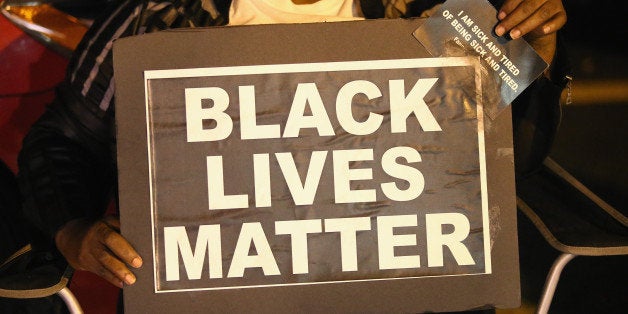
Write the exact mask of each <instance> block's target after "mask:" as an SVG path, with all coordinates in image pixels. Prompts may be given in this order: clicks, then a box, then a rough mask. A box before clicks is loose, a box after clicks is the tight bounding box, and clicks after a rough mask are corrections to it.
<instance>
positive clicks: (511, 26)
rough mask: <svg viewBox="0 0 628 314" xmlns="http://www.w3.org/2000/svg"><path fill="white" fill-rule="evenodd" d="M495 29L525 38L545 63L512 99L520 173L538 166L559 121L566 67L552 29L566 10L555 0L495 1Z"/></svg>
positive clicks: (556, 28) (561, 21) (562, 22)
mask: <svg viewBox="0 0 628 314" xmlns="http://www.w3.org/2000/svg"><path fill="white" fill-rule="evenodd" d="M496 7H497V8H498V19H499V20H500V21H499V23H498V24H497V25H496V27H495V33H496V34H497V35H499V36H504V35H507V36H510V37H511V38H512V39H513V40H521V39H519V38H521V37H524V38H525V40H526V41H528V43H529V44H530V45H531V46H532V47H533V48H534V49H535V50H536V51H537V53H538V54H539V55H540V56H541V57H542V58H543V59H544V60H545V61H546V62H547V63H548V64H549V65H550V66H549V67H548V70H547V71H545V73H544V75H542V76H541V77H539V78H538V79H536V80H535V81H534V82H533V83H532V84H531V85H530V86H529V87H528V88H527V89H526V90H525V91H523V93H521V95H519V96H518V97H517V98H516V99H515V100H514V101H513V103H512V116H513V137H514V149H515V170H516V172H517V177H518V178H521V177H524V176H525V175H527V174H529V173H531V172H534V171H535V170H536V169H538V168H539V166H540V165H541V163H542V162H543V160H544V159H545V157H546V156H547V155H548V154H549V151H550V148H551V146H552V143H553V140H554V136H555V134H556V131H557V129H558V125H559V122H560V95H561V92H562V91H563V89H564V88H565V85H566V84H567V79H568V77H569V73H570V67H569V62H568V59H567V57H566V53H565V49H564V47H562V45H560V44H559V40H558V35H557V32H558V31H559V30H560V29H561V28H562V27H563V26H564V25H565V23H566V21H567V14H566V12H565V9H564V7H563V4H562V2H561V1H560V0H526V1H523V0H505V1H503V3H499V4H497V5H496Z"/></svg>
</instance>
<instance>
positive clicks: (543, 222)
mask: <svg viewBox="0 0 628 314" xmlns="http://www.w3.org/2000/svg"><path fill="white" fill-rule="evenodd" d="M517 196H518V197H517V207H519V209H520V210H521V211H522V212H523V213H524V214H525V216H527V217H528V218H529V219H530V220H531V221H532V223H533V224H534V225H535V227H536V228H537V229H538V230H539V231H540V232H541V234H542V235H543V237H544V238H545V240H546V241H547V242H548V243H549V244H550V245H551V246H552V247H554V248H555V249H556V250H558V251H560V252H562V254H561V255H560V256H559V257H558V258H557V259H556V260H555V262H554V264H553V266H552V268H551V269H550V271H549V274H548V276H547V279H546V282H545V287H544V290H543V294H542V296H541V298H540V300H539V305H538V308H537V313H542V314H544V313H547V312H548V310H549V308H550V305H551V302H552V298H553V296H554V292H555V290H556V287H557V285H558V280H559V278H560V275H561V272H562V270H563V268H564V267H565V266H566V265H567V264H568V263H569V262H570V261H571V260H572V259H573V258H575V257H576V256H579V255H581V256H610V255H628V217H626V216H625V215H624V214H622V213H621V212H620V211H618V210H617V209H615V208H613V207H612V206H611V205H609V204H608V203H606V202H605V201H604V200H602V199H601V198H600V197H598V196H597V195H596V194H595V193H593V192H592V191H591V190H589V189H588V188H587V187H586V186H584V185H583V184H582V183H581V182H580V181H578V180H577V179H576V178H574V177H573V176H572V175H571V174H569V172H567V171H566V170H565V169H563V168H562V167H561V166H560V165H559V164H558V163H556V162H555V161H554V160H552V159H550V158H548V159H546V160H545V162H544V167H543V169H542V170H541V171H539V172H538V173H536V174H534V175H532V176H530V177H528V178H525V179H523V180H520V182H517Z"/></svg>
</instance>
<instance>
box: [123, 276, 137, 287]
mask: <svg viewBox="0 0 628 314" xmlns="http://www.w3.org/2000/svg"><path fill="white" fill-rule="evenodd" d="M124 282H126V284H127V285H132V284H134V283H135V276H133V275H131V274H127V275H126V276H124Z"/></svg>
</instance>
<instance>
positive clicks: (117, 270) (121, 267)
mask: <svg viewBox="0 0 628 314" xmlns="http://www.w3.org/2000/svg"><path fill="white" fill-rule="evenodd" d="M98 262H99V263H100V265H101V267H103V268H105V269H106V270H107V271H108V272H109V273H111V274H113V275H114V276H115V277H116V278H117V279H118V280H119V281H123V282H124V283H126V284H127V285H132V284H134V283H135V281H136V278H135V275H133V273H132V272H131V271H130V270H129V269H128V268H127V267H126V265H125V264H124V263H122V262H121V261H120V260H119V259H117V258H116V257H115V256H113V255H111V254H110V253H109V252H106V251H102V252H101V253H100V254H99V256H98Z"/></svg>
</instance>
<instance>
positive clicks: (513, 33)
mask: <svg viewBox="0 0 628 314" xmlns="http://www.w3.org/2000/svg"><path fill="white" fill-rule="evenodd" d="M519 36H521V32H520V31H519V30H518V29H513V30H512V31H510V38H512V39H517V38H519Z"/></svg>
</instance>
